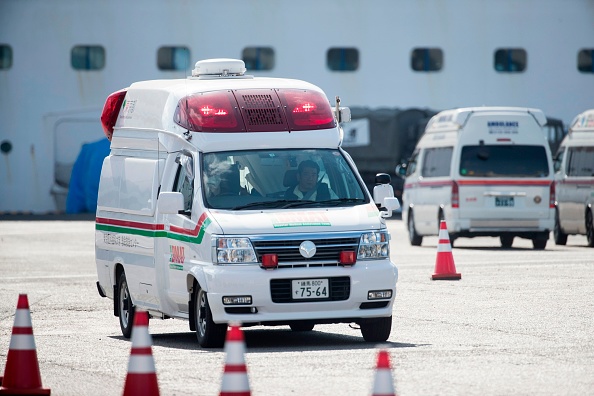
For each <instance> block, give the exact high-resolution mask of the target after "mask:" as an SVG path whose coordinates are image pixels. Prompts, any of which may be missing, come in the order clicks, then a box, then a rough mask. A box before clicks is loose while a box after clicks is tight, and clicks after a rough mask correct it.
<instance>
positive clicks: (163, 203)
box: [157, 191, 184, 214]
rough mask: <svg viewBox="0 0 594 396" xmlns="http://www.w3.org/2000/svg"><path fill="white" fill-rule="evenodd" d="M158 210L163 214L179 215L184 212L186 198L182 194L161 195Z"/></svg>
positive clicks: (168, 193) (158, 200)
mask: <svg viewBox="0 0 594 396" xmlns="http://www.w3.org/2000/svg"><path fill="white" fill-rule="evenodd" d="M157 210H158V211H159V213H161V214H178V213H179V212H180V211H181V210H184V196H183V194H182V193H180V192H165V191H163V192H162V193H160V194H159V198H158V199H157Z"/></svg>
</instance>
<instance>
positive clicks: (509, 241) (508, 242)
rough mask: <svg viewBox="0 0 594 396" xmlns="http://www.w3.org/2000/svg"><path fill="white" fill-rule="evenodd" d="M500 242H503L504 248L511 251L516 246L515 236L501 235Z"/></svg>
mask: <svg viewBox="0 0 594 396" xmlns="http://www.w3.org/2000/svg"><path fill="white" fill-rule="evenodd" d="M499 241H500V242H501V247H502V248H504V249H509V248H511V247H512V245H513V244H514V236H513V235H501V236H500V237H499Z"/></svg>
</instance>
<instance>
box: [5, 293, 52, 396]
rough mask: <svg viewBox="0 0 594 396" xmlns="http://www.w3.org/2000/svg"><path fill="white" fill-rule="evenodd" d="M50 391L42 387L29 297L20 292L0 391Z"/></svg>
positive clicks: (12, 393) (40, 392)
mask: <svg viewBox="0 0 594 396" xmlns="http://www.w3.org/2000/svg"><path fill="white" fill-rule="evenodd" d="M49 394H51V390H50V389H44V388H42V387H41V374H40V373H39V363H38V361H37V350H36V348H35V339H34V337H33V325H32V324H31V312H30V311H29V300H28V299H27V295H26V294H19V300H18V302H17V309H16V314H15V316H14V326H13V327H12V336H11V337H10V346H9V349H8V356H7V357H6V367H5V368H4V377H3V378H2V386H0V395H49Z"/></svg>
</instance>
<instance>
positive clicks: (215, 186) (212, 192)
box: [206, 175, 221, 198]
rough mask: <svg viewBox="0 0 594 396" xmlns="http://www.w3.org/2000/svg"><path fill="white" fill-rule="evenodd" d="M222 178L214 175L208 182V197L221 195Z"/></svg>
mask: <svg viewBox="0 0 594 396" xmlns="http://www.w3.org/2000/svg"><path fill="white" fill-rule="evenodd" d="M220 182H221V180H220V178H219V177H218V176H216V175H212V176H210V177H208V178H207V180H206V196H207V197H209V198H210V197H215V196H217V195H219V194H220V193H221V185H220Z"/></svg>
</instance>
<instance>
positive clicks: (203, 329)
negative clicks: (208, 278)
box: [194, 287, 227, 348]
mask: <svg viewBox="0 0 594 396" xmlns="http://www.w3.org/2000/svg"><path fill="white" fill-rule="evenodd" d="M194 301H195V303H194V309H195V310H196V312H195V313H194V320H195V321H196V337H197V338H198V344H200V346H201V347H203V348H222V347H223V345H224V344H225V336H226V335H227V324H217V323H215V322H214V321H213V320H212V312H211V310H210V305H209V303H208V295H207V293H206V292H205V291H204V290H202V288H200V287H196V288H195V289H194Z"/></svg>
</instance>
